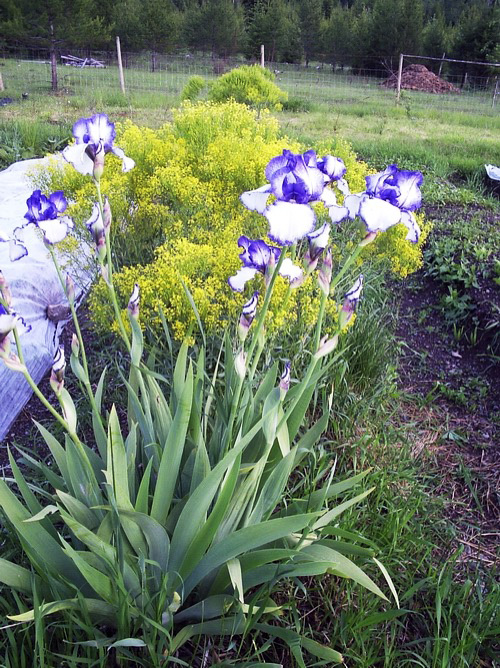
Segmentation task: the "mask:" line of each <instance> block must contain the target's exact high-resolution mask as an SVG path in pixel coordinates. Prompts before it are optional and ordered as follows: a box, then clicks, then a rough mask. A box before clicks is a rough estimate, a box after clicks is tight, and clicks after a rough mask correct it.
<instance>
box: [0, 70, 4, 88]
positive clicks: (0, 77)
mask: <svg viewBox="0 0 500 668" xmlns="http://www.w3.org/2000/svg"><path fill="white" fill-rule="evenodd" d="M2 90H5V87H4V85H3V79H2V73H1V72H0V91H2Z"/></svg>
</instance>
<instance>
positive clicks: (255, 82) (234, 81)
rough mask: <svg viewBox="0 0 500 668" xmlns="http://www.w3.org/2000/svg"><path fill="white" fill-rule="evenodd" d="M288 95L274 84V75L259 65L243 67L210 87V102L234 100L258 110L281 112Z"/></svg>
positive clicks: (224, 76)
mask: <svg viewBox="0 0 500 668" xmlns="http://www.w3.org/2000/svg"><path fill="white" fill-rule="evenodd" d="M287 97H288V95H287V93H285V92H284V91H282V90H281V89H280V88H278V86H277V85H276V84H275V83H274V74H273V73H272V72H270V71H269V70H266V69H264V68H263V67H260V66H259V65H242V66H241V67H238V68H237V69H234V70H231V71H230V72H227V74H224V75H223V76H221V77H220V78H219V79H217V80H216V81H215V82H214V83H213V84H211V86H210V91H209V94H208V98H209V100H212V101H213V102H226V101H227V100H230V99H233V100H235V101H236V102H241V103H242V104H247V105H249V106H250V107H255V108H258V109H262V108H267V109H274V110H280V109H281V108H282V104H283V102H285V100H286V99H287Z"/></svg>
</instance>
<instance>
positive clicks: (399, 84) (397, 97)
mask: <svg viewBox="0 0 500 668" xmlns="http://www.w3.org/2000/svg"><path fill="white" fill-rule="evenodd" d="M403 57H404V56H403V54H402V53H400V54H399V67H398V85H397V88H396V102H398V103H399V98H400V97H401V77H402V75H403Z"/></svg>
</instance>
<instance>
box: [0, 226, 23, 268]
mask: <svg viewBox="0 0 500 668" xmlns="http://www.w3.org/2000/svg"><path fill="white" fill-rule="evenodd" d="M22 229H23V228H22V227H16V228H15V230H14V231H13V232H12V234H11V235H6V234H2V232H1V231H0V241H3V242H6V243H8V244H9V258H10V261H11V262H15V261H16V260H20V259H21V258H23V257H25V256H26V255H28V249H27V248H26V246H25V245H24V243H23V240H22V239H21V238H20V236H21V235H22Z"/></svg>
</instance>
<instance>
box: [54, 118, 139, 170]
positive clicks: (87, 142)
mask: <svg viewBox="0 0 500 668" xmlns="http://www.w3.org/2000/svg"><path fill="white" fill-rule="evenodd" d="M73 136H74V138H75V143H74V144H72V145H71V146H67V147H66V148H65V149H64V151H63V157H64V159H65V160H67V162H69V163H71V164H72V165H73V167H74V168H75V169H76V170H77V172H80V174H87V175H93V176H94V178H95V179H96V180H99V178H100V176H101V173H102V168H103V166H104V156H105V154H106V153H114V155H116V156H117V157H118V158H120V160H121V161H122V171H124V172H128V171H130V170H131V169H132V168H133V167H135V162H134V161H133V160H132V158H128V157H127V156H126V155H125V153H124V152H123V151H122V149H121V148H119V147H118V146H113V142H114V140H115V137H116V131H115V124H114V123H110V121H109V119H108V117H107V115H106V114H95V115H94V116H92V117H91V118H80V120H78V121H77V122H76V123H75V124H74V125H73Z"/></svg>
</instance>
